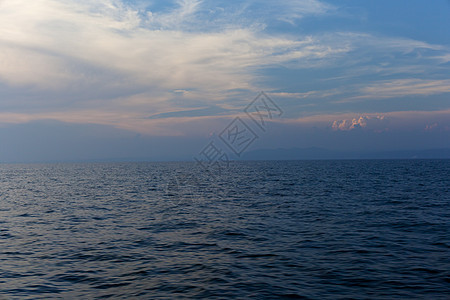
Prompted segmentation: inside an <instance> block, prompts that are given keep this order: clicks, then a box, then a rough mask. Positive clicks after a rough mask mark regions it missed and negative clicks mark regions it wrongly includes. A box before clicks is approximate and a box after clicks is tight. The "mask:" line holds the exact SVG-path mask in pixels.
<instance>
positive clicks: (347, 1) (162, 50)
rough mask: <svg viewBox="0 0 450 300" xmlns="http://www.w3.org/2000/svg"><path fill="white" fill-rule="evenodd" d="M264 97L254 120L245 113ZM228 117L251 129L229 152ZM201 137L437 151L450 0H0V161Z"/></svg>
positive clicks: (177, 152)
mask: <svg viewBox="0 0 450 300" xmlns="http://www.w3.org/2000/svg"><path fill="white" fill-rule="evenodd" d="M262 91H263V92H265V94H263V96H264V97H266V96H267V97H268V98H264V99H266V103H269V104H274V105H276V107H277V108H279V110H278V111H276V112H277V113H276V114H273V115H271V116H270V118H269V113H270V111H267V114H266V115H267V117H268V118H267V119H266V121H267V122H266V123H265V125H264V128H261V126H258V122H257V121H258V120H256V121H255V120H252V118H251V115H250V114H246V113H245V111H246V110H245V109H246V107H249V105H250V106H251V105H252V103H253V104H254V103H255V102H252V101H253V100H255V99H256V100H257V101H259V100H261V98H257V96H258V95H260V92H262ZM258 99H259V100H258ZM267 99H269V100H267ZM267 101H270V102H267ZM272 107H273V106H272ZM253 116H254V115H253ZM236 117H238V118H239V120H240V121H241V122H242V123H244V124H246V126H247V128H248V129H249V130H250V132H251V133H253V134H254V137H255V139H252V142H251V143H250V144H248V145H247V144H246V145H245V146H246V147H244V148H245V149H240V150H238V151H236V149H233V145H231V147H230V145H229V144H228V145H227V142H226V141H224V139H223V137H224V136H225V135H226V134H224V132H225V130H227V129H230V128H231V127H230V125H232V124H236V123H232V122H234V121H233V120H235V118H236ZM228 137H229V136H228ZM242 141H244V140H242ZM211 142H213V143H216V145H217V147H218V148H220V149H222V150H223V151H224V152H228V153H231V154H234V155H236V156H239V155H241V154H242V152H244V151H250V150H252V149H253V150H254V149H262V148H268V149H275V148H294V147H299V148H305V147H320V148H326V149H331V150H344V151H361V152H364V151H394V150H411V149H413V150H414V149H419V150H420V149H437V148H450V1H447V0H434V1H425V0H397V1H387V0H377V1H359V0H358V1H357V0H334V1H320V0H296V1H294V0H284V1H267V0H261V1H251V0H243V1H234V0H228V1H219V0H210V1H201V0H177V1H143V0H134V1H132V0H127V1H126V0H90V1H85V0H77V1H74V0H58V1H55V0H34V1H25V0H0V162H32V161H76V160H109V159H119V160H120V159H124V160H129V159H132V160H140V159H143V160H191V159H193V158H194V157H195V156H197V155H199V153H201V151H202V150H204V149H205V147H206V146H207V145H209V143H211ZM247 146H248V147H247ZM241 150H242V151H241ZM240 151H241V152H240Z"/></svg>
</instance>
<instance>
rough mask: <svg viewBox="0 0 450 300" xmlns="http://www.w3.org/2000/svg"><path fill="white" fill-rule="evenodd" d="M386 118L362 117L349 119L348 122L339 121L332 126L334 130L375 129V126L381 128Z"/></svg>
mask: <svg viewBox="0 0 450 300" xmlns="http://www.w3.org/2000/svg"><path fill="white" fill-rule="evenodd" d="M384 119H385V117H384V116H374V117H372V116H360V117H359V118H353V119H351V120H350V119H347V120H337V121H334V122H333V124H332V125H331V128H333V130H344V131H347V130H353V129H357V128H366V127H368V124H369V128H371V129H374V127H375V126H377V127H378V126H379V125H380V124H381V123H382V122H383V121H384Z"/></svg>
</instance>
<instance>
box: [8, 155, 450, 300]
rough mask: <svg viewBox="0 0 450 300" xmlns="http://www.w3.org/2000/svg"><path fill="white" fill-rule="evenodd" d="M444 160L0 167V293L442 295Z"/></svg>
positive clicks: (448, 182)
mask: <svg viewBox="0 0 450 300" xmlns="http://www.w3.org/2000/svg"><path fill="white" fill-rule="evenodd" d="M449 207H450V160H361V161H351V160H345V161H283V162H281V161H280V162H232V163H231V164H230V166H228V167H226V168H223V169H221V170H220V172H216V173H215V174H208V173H205V172H203V170H202V168H201V167H200V166H199V165H196V164H195V163H92V164H89V163H85V164H42V165H38V164H34V165H0V298H2V299H3V298H4V299H55V298H56V299H58V298H59V299H109V298H110V299H177V298H206V299H229V298H238V299H289V298H292V299H296V298H297V299H352V298H353V299H406V298H408V299H411V298H412V299H449V298H450V209H449Z"/></svg>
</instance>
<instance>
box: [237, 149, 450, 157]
mask: <svg viewBox="0 0 450 300" xmlns="http://www.w3.org/2000/svg"><path fill="white" fill-rule="evenodd" d="M312 159H450V148H444V149H428V150H404V151H378V152H377V151H366V152H361V151H335V150H328V149H324V148H315V147H312V148H290V149H284V148H278V149H259V150H253V151H248V152H246V153H244V154H243V156H242V160H312Z"/></svg>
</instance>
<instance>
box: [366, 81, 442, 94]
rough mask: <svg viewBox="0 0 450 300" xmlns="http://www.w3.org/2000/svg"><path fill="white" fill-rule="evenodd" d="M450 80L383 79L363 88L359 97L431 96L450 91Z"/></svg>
mask: <svg viewBox="0 0 450 300" xmlns="http://www.w3.org/2000/svg"><path fill="white" fill-rule="evenodd" d="M449 92H450V80H426V79H398V80H392V81H381V82H377V83H374V84H371V85H369V86H367V87H364V88H362V89H361V93H362V94H363V95H361V96H359V97H358V98H369V97H376V98H393V97H404V96H411V95H420V96H429V95H435V94H442V93H449Z"/></svg>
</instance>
